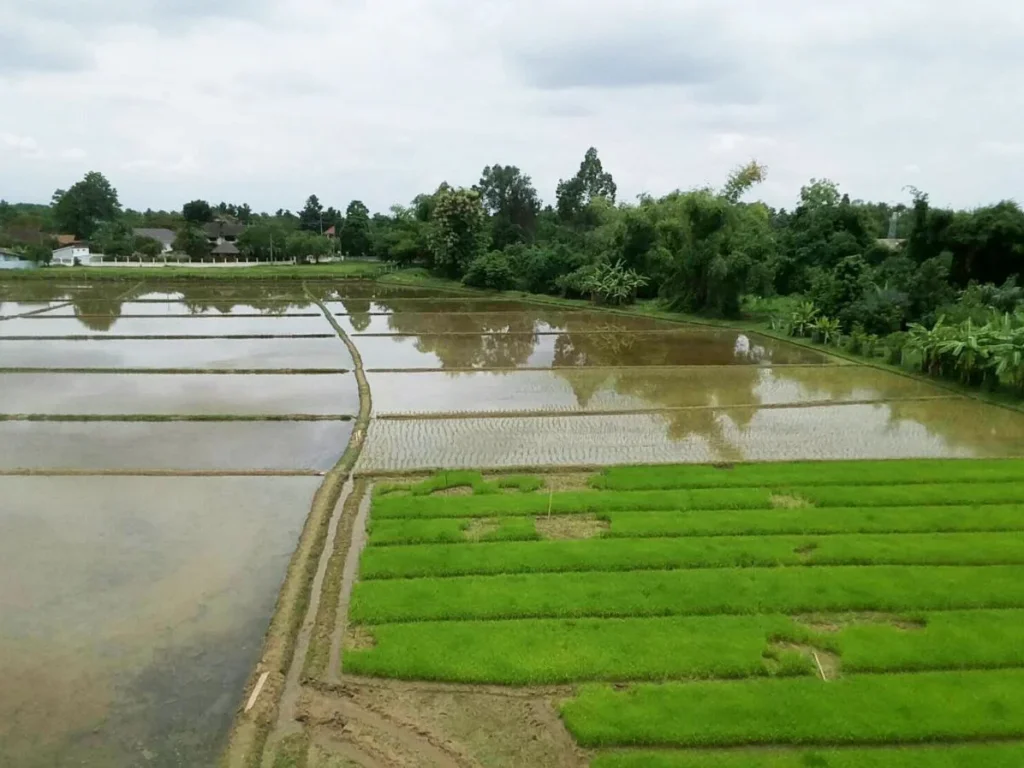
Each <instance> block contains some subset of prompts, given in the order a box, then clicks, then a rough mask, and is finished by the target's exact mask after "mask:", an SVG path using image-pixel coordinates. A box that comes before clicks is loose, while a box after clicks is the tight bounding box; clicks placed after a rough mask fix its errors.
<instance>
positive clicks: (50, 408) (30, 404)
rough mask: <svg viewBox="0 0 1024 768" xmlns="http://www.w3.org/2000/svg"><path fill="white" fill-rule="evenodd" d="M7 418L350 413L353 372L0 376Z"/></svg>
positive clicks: (0, 403)
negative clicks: (58, 415) (13, 416)
mask: <svg viewBox="0 0 1024 768" xmlns="http://www.w3.org/2000/svg"><path fill="white" fill-rule="evenodd" d="M0 392H3V399H2V400H0V411H2V412H3V413H7V414H97V415H117V414H176V415H181V414H191V415H227V416H235V415H282V414H319V415H324V414H329V415H354V414H356V413H358V411H359V390H358V389H357V387H356V379H355V376H354V375H353V374H308V375H293V374H259V375H247V374H224V375H220V374H189V375H165V374H145V375H133V374H117V373H84V374H83V373H0Z"/></svg>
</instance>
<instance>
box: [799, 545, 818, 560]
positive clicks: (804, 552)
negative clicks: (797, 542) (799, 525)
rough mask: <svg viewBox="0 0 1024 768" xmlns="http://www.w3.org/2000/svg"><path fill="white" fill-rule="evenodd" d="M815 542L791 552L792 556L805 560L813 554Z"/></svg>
mask: <svg viewBox="0 0 1024 768" xmlns="http://www.w3.org/2000/svg"><path fill="white" fill-rule="evenodd" d="M818 546H819V545H818V543H817V542H816V541H809V542H807V543H806V544H803V545H801V546H799V547H797V548H796V549H794V550H793V554H795V555H799V556H800V557H801V558H804V559H806V558H807V557H809V556H810V555H812V554H814V551H815V550H816V549H817V548H818Z"/></svg>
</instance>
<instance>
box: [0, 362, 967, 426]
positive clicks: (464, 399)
mask: <svg viewBox="0 0 1024 768" xmlns="http://www.w3.org/2000/svg"><path fill="white" fill-rule="evenodd" d="M368 378H369V382H370V389H371V391H372V392H373V407H374V411H375V413H377V414H388V413H395V414H410V413H485V412H491V411H500V412H521V411H577V412H579V411H592V412H601V411H619V410H637V411H646V410H656V409H662V408H692V407H702V406H735V405H758V404H760V405H783V404H799V403H815V402H843V401H852V400H858V401H859V400H872V401H880V400H893V399H905V398H921V397H931V398H934V397H948V396H949V392H947V391H946V390H941V389H938V388H936V387H933V386H930V385H928V384H925V383H922V382H919V381H916V380H914V379H910V378H906V377H903V376H895V375H893V374H889V373H885V372H884V371H878V370H875V369H872V368H857V367H853V366H850V367H832V366H819V367H814V366H808V367H796V368H774V369H773V368H760V367H757V366H741V365H737V366H730V367H726V368H717V367H703V368H622V369H600V370H592V369H586V368H566V369H558V370H551V371H501V372H489V371H474V372H470V373H441V372H425V371H421V372H414V373H370V374H368ZM0 386H2V382H0Z"/></svg>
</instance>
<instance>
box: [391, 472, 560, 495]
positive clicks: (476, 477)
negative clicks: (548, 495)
mask: <svg viewBox="0 0 1024 768" xmlns="http://www.w3.org/2000/svg"><path fill="white" fill-rule="evenodd" d="M543 485H544V483H543V481H542V480H541V479H540V478H539V477H536V476H535V475H505V476H502V477H499V478H497V479H495V480H493V481H489V480H484V477H483V475H482V474H481V473H480V472H476V471H472V470H464V469H455V470H452V471H450V472H439V473H437V474H436V475H433V476H432V477H428V478H427V479H426V480H423V481H421V482H418V483H413V484H411V485H409V484H404V483H386V484H382V485H379V486H377V488H376V489H375V494H376V495H377V496H386V495H388V494H389V493H395V492H396V491H402V492H404V493H407V494H409V495H410V496H429V495H430V494H432V493H436V492H437V491H445V490H448V489H450V488H471V489H472V490H473V493H474V494H476V495H487V494H492V493H502V492H503V491H504V490H506V489H514V490H518V491H522V492H524V493H525V492H529V491H536V490H537V489H538V488H540V487H541V486H543Z"/></svg>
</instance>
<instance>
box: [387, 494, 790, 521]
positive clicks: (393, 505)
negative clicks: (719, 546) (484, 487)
mask: <svg viewBox="0 0 1024 768" xmlns="http://www.w3.org/2000/svg"><path fill="white" fill-rule="evenodd" d="M771 499H772V494H771V492H770V491H768V490H762V489H758V488H724V489H712V490H695V491H623V492H617V491H609V492H604V493H595V492H594V491H566V492H562V493H555V494H545V493H524V494H515V493H512V494H504V495H473V496H455V497H453V496H417V497H411V496H391V495H386V496H383V497H379V498H377V499H375V500H374V505H373V516H374V518H375V519H378V520H380V519H384V518H429V517H496V516H515V515H521V516H531V515H534V516H535V515H546V514H548V513H549V512H550V513H551V514H555V515H562V514H578V513H589V512H606V511H610V510H654V509H663V510H670V509H769V508H771V506H772V500H771Z"/></svg>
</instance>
